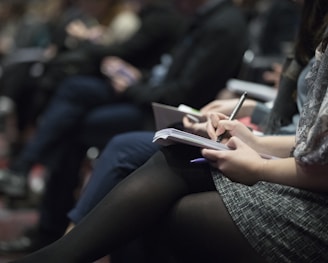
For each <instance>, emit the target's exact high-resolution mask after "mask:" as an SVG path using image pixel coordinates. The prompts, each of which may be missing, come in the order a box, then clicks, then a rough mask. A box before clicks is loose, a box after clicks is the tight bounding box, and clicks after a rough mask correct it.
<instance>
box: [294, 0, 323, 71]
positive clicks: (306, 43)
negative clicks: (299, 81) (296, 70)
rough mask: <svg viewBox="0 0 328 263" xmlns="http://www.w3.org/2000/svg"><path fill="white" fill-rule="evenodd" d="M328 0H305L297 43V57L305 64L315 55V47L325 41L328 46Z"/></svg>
mask: <svg viewBox="0 0 328 263" xmlns="http://www.w3.org/2000/svg"><path fill="white" fill-rule="evenodd" d="M327 26H328V1H327V0H305V1H304V4H303V8H302V17H301V22H300V27H299V28H300V29H299V31H298V36H297V40H296V44H295V59H296V60H297V62H298V63H300V64H301V65H303V66H305V65H306V64H307V63H308V62H309V60H310V59H311V58H312V57H313V55H314V51H315V49H316V48H317V47H318V46H319V44H320V43H321V42H322V41H323V45H322V47H325V46H327V43H328V40H327V36H326V37H324V33H325V32H326V28H327Z"/></svg>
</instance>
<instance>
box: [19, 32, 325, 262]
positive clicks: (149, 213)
mask: <svg viewBox="0 0 328 263" xmlns="http://www.w3.org/2000/svg"><path fill="white" fill-rule="evenodd" d="M327 44H328V37H326V38H325V39H324V40H323V42H322V44H321V45H320V47H319V48H318V50H317V54H316V61H315V64H314V66H313V68H312V70H311V72H310V74H309V79H308V82H307V83H308V84H307V85H308V90H309V93H308V100H307V102H306V104H305V105H304V109H303V111H302V114H301V118H300V122H299V127H298V131H297V134H296V136H265V137H257V136H255V135H254V134H253V133H251V132H250V131H249V129H248V128H247V127H246V126H244V125H243V124H241V123H240V122H239V121H237V120H234V121H230V120H227V116H225V115H223V114H211V115H210V116H209V119H208V121H207V123H206V127H205V126H204V124H200V125H201V126H199V125H197V126H198V127H197V130H198V131H201V132H205V129H206V131H207V133H208V135H209V137H210V138H212V139H213V140H215V139H216V138H217V137H218V136H219V135H220V134H222V133H223V132H225V131H228V132H229V133H230V135H231V137H230V138H228V139H227V140H226V141H225V143H226V145H227V146H228V147H230V148H231V150H227V151H216V150H210V149H202V150H201V151H200V150H199V149H197V148H196V147H191V146H186V145H181V144H179V145H173V146H169V147H164V148H163V149H162V150H161V151H159V152H157V153H156V154H155V155H154V156H153V157H152V158H151V159H150V160H148V161H147V162H146V163H145V164H144V165H143V166H142V167H140V168H139V169H137V170H136V171H135V172H133V173H132V174H131V175H130V176H128V177H127V178H126V179H125V180H123V181H122V182H121V183H120V184H118V185H117V186H116V187H115V188H114V189H113V190H112V191H111V192H110V193H108V195H107V196H106V197H105V198H104V199H103V200H102V201H101V202H100V203H99V205H98V206H97V207H96V208H95V209H93V210H92V212H91V213H89V214H88V216H87V217H86V218H84V219H83V220H82V221H81V222H80V223H79V224H78V225H77V226H76V227H75V228H74V229H73V230H72V231H71V232H69V233H68V234H67V235H66V236H64V237H62V238H61V239H59V240H58V241H56V242H54V243H53V244H51V245H49V246H48V247H46V248H44V249H42V250H39V251H37V252H35V253H33V254H31V255H29V256H26V257H25V258H22V259H19V260H16V261H13V262H15V263H28V262H48V263H53V262H58V263H59V262H70V263H73V262H92V261H94V260H96V259H98V258H100V257H101V256H103V255H105V254H107V253H108V250H109V251H114V250H115V249H117V248H118V247H120V246H122V245H124V244H126V242H128V241H130V240H132V239H134V238H135V237H137V236H139V235H140V234H142V233H147V232H149V231H152V230H154V229H157V230H162V232H163V233H164V234H165V236H166V237H168V238H169V239H168V240H169V241H170V242H171V243H170V245H171V246H172V247H173V248H174V249H172V252H174V253H173V254H174V256H175V258H177V259H178V260H180V262H307V263H308V262H327V260H328V253H327V246H328V232H327V231H325V230H326V222H327V220H328V198H327V193H328V180H327V172H328V166H327V165H328V147H327V145H328V137H327V136H326V134H327V132H328V113H327V112H328V90H327V84H326V83H327V79H328V71H327V65H328V49H327ZM259 153H264V154H269V155H274V156H277V157H279V158H278V159H270V160H268V159H263V158H261V156H260V155H259ZM200 155H202V156H203V157H205V158H206V159H207V160H208V163H205V164H201V165H200V164H192V163H190V160H191V159H193V158H196V157H199V156H200ZM164 234H163V235H164ZM155 241H156V240H155ZM236 251H237V252H238V253H236Z"/></svg>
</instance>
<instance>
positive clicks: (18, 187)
mask: <svg viewBox="0 0 328 263" xmlns="http://www.w3.org/2000/svg"><path fill="white" fill-rule="evenodd" d="M0 193H2V194H4V195H6V196H8V197H12V198H24V197H26V196H27V193H28V185H27V178H26V176H24V175H22V174H18V173H15V172H13V171H11V170H0Z"/></svg>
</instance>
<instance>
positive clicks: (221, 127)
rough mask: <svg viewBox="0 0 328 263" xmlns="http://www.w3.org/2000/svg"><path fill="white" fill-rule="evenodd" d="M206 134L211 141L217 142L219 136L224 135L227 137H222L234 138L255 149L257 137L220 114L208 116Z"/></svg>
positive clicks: (235, 121) (243, 126)
mask: <svg viewBox="0 0 328 263" xmlns="http://www.w3.org/2000/svg"><path fill="white" fill-rule="evenodd" d="M207 133H208V136H209V137H210V138H211V139H212V140H217V138H218V137H219V136H220V135H222V134H224V133H226V134H227V135H228V136H224V137H228V138H229V137H231V136H236V137H238V138H239V139H241V140H242V141H244V142H245V143H247V144H248V145H249V146H251V147H252V148H255V149H256V148H257V143H258V141H257V137H256V136H255V135H254V134H253V133H252V132H251V131H250V129H249V128H248V127H246V126H245V125H244V124H243V123H241V122H240V121H238V120H232V121H230V120H228V117H227V116H226V115H224V114H221V113H211V114H210V115H209V116H208V121H207ZM226 141H227V138H225V140H222V142H223V143H224V142H226Z"/></svg>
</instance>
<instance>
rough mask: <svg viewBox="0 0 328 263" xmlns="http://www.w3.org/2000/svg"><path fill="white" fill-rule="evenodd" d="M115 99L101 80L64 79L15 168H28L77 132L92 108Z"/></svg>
mask: <svg viewBox="0 0 328 263" xmlns="http://www.w3.org/2000/svg"><path fill="white" fill-rule="evenodd" d="M113 100H114V95H113V91H112V90H111V89H110V87H108V85H107V84H106V82H104V81H103V80H101V79H96V78H91V77H73V78H70V79H67V80H66V81H64V82H63V84H62V85H61V87H60V88H59V90H58V92H57V93H56V94H55V96H54V98H53V99H52V101H51V102H50V104H49V106H48V108H47V109H46V111H45V113H44V114H43V116H42V119H41V122H40V125H39V127H38V130H37V132H36V134H35V136H34V137H33V139H32V140H31V141H30V142H29V143H28V144H27V145H26V147H25V148H24V149H23V151H22V154H21V155H20V156H19V158H18V160H16V162H14V163H13V167H11V169H12V170H18V171H22V170H27V169H28V168H29V167H28V166H29V165H30V163H32V162H34V161H36V160H37V161H39V160H40V157H42V155H43V154H44V153H45V152H47V151H48V150H50V149H51V147H52V146H53V145H54V144H55V143H57V142H58V140H60V138H61V137H62V136H72V134H75V132H76V131H77V130H78V129H79V128H80V125H81V123H82V119H83V117H84V116H85V114H86V113H87V112H88V111H90V109H92V108H94V107H97V106H99V105H103V104H106V103H110V102H112V101H113Z"/></svg>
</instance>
